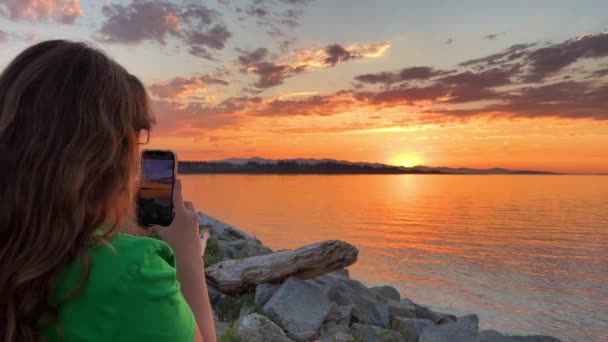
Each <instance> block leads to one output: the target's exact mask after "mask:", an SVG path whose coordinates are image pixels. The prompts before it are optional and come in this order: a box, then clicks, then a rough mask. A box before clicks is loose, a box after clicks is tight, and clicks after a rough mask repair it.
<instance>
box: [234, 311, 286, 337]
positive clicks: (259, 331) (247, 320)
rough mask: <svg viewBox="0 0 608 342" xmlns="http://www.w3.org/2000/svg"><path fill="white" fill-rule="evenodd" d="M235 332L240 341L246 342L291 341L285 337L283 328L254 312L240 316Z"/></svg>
mask: <svg viewBox="0 0 608 342" xmlns="http://www.w3.org/2000/svg"><path fill="white" fill-rule="evenodd" d="M236 334H237V336H238V337H239V338H240V339H241V340H242V341H248V342H289V341H291V340H290V339H289V338H287V336H286V335H285V333H284V332H283V329H281V328H280V327H279V326H278V325H276V324H275V323H274V322H272V321H271V320H269V319H268V318H266V317H264V316H262V315H259V314H256V313H253V314H250V315H247V316H244V317H241V319H240V320H239V322H238V326H237V329H236Z"/></svg>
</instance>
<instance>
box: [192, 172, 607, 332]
mask: <svg viewBox="0 0 608 342" xmlns="http://www.w3.org/2000/svg"><path fill="white" fill-rule="evenodd" d="M182 178H183V182H184V197H185V198H186V199H188V200H192V201H193V202H194V204H195V206H196V208H197V209H198V210H199V211H203V212H205V213H208V214H210V215H212V216H214V217H216V218H218V219H219V220H222V221H225V222H227V223H229V224H232V225H235V226H237V227H239V228H242V229H244V230H246V231H249V232H251V233H253V234H255V235H256V236H257V237H258V238H259V239H260V240H262V242H264V244H266V245H268V246H270V247H271V248H273V249H283V248H294V247H299V246H301V245H304V244H308V243H312V242H316V241H320V240H326V239H340V240H345V241H347V242H350V243H352V244H354V245H356V246H357V247H358V248H359V250H360V254H359V261H358V262H357V263H356V264H355V265H354V266H351V267H350V270H351V275H352V276H353V277H354V278H357V279H359V280H361V281H363V282H364V283H365V284H366V285H369V286H372V285H381V284H390V285H392V286H394V287H396V288H397V289H399V290H400V292H401V293H402V295H404V296H407V297H408V298H410V299H412V300H414V301H416V302H419V303H423V304H429V305H431V306H432V307H434V308H438V309H444V310H446V311H448V312H454V313H468V312H474V313H477V314H478V315H479V316H480V319H481V328H482V329H496V330H499V331H504V332H510V333H518V334H549V335H554V336H557V337H560V338H562V339H563V340H565V341H607V340H608V177H607V176H457V175H454V176H451V175H450V176H448V175H344V176H342V175H340V176H325V175H310V176H309V175H306V176H279V175H185V176H182Z"/></svg>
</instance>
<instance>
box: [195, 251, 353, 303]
mask: <svg viewBox="0 0 608 342" xmlns="http://www.w3.org/2000/svg"><path fill="white" fill-rule="evenodd" d="M358 254H359V251H358V250H357V248H356V247H355V246H353V245H351V244H348V243H346V242H343V241H337V240H329V241H323V242H318V243H315V244H312V245H307V246H304V247H300V248H298V249H290V250H283V251H278V252H274V253H271V254H266V255H260V256H255V257H251V258H246V259H240V260H226V261H222V262H220V263H218V264H215V265H213V266H211V267H209V268H207V269H206V271H205V275H206V278H207V282H208V283H209V284H211V285H213V286H215V287H216V288H217V289H219V290H220V291H222V292H223V293H226V294H237V293H243V292H246V291H248V290H250V289H252V288H253V287H255V286H256V285H257V284H262V283H273V282H280V281H283V280H285V279H286V278H288V277H290V276H297V277H299V278H302V279H309V278H314V277H318V276H320V275H323V274H326V273H329V272H332V271H335V270H338V269H341V268H344V267H347V266H349V265H352V264H354V263H355V262H356V261H357V255H358Z"/></svg>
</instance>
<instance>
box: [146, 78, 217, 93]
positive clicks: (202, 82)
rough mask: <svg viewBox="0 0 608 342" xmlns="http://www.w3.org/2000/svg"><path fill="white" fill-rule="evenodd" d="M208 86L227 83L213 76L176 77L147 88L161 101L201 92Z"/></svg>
mask: <svg viewBox="0 0 608 342" xmlns="http://www.w3.org/2000/svg"><path fill="white" fill-rule="evenodd" d="M210 84H219V85H224V86H226V85H228V82H226V81H225V80H223V79H221V78H218V77H216V76H214V75H211V74H207V75H203V76H200V77H190V78H184V77H176V78H174V79H172V80H170V81H168V82H161V83H154V84H152V85H150V86H149V87H148V89H150V92H151V93H152V95H154V96H156V97H158V98H162V99H179V98H184V97H187V96H188V95H190V94H193V93H197V92H203V91H205V90H206V86H207V85H210Z"/></svg>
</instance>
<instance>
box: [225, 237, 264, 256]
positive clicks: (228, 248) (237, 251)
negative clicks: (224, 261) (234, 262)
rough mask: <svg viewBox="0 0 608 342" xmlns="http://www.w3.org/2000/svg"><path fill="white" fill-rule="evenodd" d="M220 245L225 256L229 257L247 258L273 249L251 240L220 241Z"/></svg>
mask: <svg viewBox="0 0 608 342" xmlns="http://www.w3.org/2000/svg"><path fill="white" fill-rule="evenodd" d="M218 245H219V246H220V250H221V251H222V253H223V256H224V258H228V259H245V258H249V257H253V256H258V255H265V254H270V253H272V249H270V248H268V247H266V246H263V245H262V244H260V243H258V242H257V241H251V240H237V241H231V242H225V243H222V242H221V241H220V242H219V244H218Z"/></svg>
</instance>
